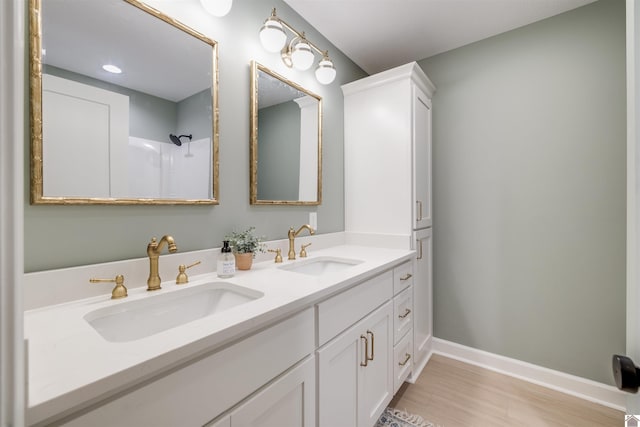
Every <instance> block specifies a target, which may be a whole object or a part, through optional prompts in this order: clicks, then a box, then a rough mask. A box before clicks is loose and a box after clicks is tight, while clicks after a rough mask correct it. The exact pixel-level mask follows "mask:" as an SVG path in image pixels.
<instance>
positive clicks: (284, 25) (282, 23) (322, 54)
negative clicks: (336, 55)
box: [271, 7, 329, 57]
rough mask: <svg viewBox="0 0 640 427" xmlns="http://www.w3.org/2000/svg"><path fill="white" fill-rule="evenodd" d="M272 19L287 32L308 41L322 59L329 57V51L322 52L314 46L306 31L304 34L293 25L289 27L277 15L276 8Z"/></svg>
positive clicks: (272, 13) (272, 12)
mask: <svg viewBox="0 0 640 427" xmlns="http://www.w3.org/2000/svg"><path fill="white" fill-rule="evenodd" d="M271 17H272V18H273V19H275V20H276V21H278V22H279V23H280V24H281V25H282V26H283V27H284V28H286V29H287V30H289V31H291V32H292V33H293V34H295V35H296V36H297V37H299V38H301V39H302V40H304V41H306V42H307V44H309V47H311V48H312V49H313V50H315V51H316V52H317V53H319V54H320V55H321V56H322V57H325V56H328V54H329V51H327V50H322V49H320V48H319V47H318V46H316V45H315V44H313V42H312V41H311V40H309V39H308V38H307V37H306V35H305V33H304V31H303V32H302V33H300V32H299V31H298V30H296V29H295V28H293V27H292V26H291V25H289V24H288V23H287V22H285V21H284V20H283V19H282V18H280V17H279V16H278V15H276V8H275V7H274V8H273V10H272V11H271Z"/></svg>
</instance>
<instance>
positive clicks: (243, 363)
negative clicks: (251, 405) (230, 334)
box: [64, 308, 314, 427]
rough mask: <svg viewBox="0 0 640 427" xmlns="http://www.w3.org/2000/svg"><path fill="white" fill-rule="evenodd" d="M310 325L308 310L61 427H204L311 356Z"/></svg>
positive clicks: (311, 314) (310, 310) (310, 316)
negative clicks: (203, 426) (202, 426)
mask: <svg viewBox="0 0 640 427" xmlns="http://www.w3.org/2000/svg"><path fill="white" fill-rule="evenodd" d="M313 322H314V317H313V309H311V308H309V309H307V310H305V311H302V312H300V313H298V314H296V315H294V316H292V317H290V318H288V319H287V320H284V321H282V322H280V323H277V324H276V325H274V326H272V327H270V328H268V329H265V330H263V331H261V332H258V333H256V334H255V335H251V336H249V337H248V338H245V339H243V340H242V341H239V342H238V343H236V344H233V345H231V346H229V347H226V348H224V349H222V350H220V351H218V352H216V353H213V354H211V355H209V356H207V357H204V358H202V359H200V360H198V361H195V362H193V363H191V364H190V365H188V366H186V367H184V368H182V369H179V370H176V371H173V372H171V373H170V374H168V375H166V376H164V377H161V378H159V379H157V380H155V381H153V382H151V383H147V384H145V385H143V386H141V387H139V388H136V389H135V390H132V391H129V392H127V393H123V394H122V395H121V396H120V397H118V398H116V399H114V400H111V401H109V402H108V403H106V404H104V405H102V406H100V407H98V408H97V409H95V410H93V411H91V412H87V413H85V414H83V415H81V416H79V417H78V418H75V419H73V420H71V421H70V422H68V423H67V424H64V425H65V426H78V427H81V426H82V427H84V426H92V427H100V426H118V427H125V426H132V427H133V426H135V427H138V426H155V427H163V426H167V427H173V426H196V425H198V426H201V425H204V424H205V423H206V422H208V421H209V420H211V419H213V418H215V417H217V416H219V415H220V414H221V413H222V412H224V411H226V410H227V409H229V408H230V407H231V406H233V405H235V404H236V403H238V402H239V401H241V400H242V399H244V398H245V397H246V396H248V395H249V394H250V393H253V392H254V391H255V390H257V389H258V388H260V387H262V386H263V385H264V384H266V383H267V382H269V381H270V380H272V379H273V378H275V377H276V376H277V375H279V374H281V373H282V372H284V371H285V370H286V369H288V368H289V367H291V366H292V365H294V364H295V363H296V362H298V361H299V360H302V359H303V358H304V357H305V356H306V355H308V354H310V353H312V352H313V350H314V342H313V341H314V340H313V332H314V323H313ZM222 425H224V424H222Z"/></svg>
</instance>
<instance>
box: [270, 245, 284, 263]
mask: <svg viewBox="0 0 640 427" xmlns="http://www.w3.org/2000/svg"><path fill="white" fill-rule="evenodd" d="M267 250H268V251H269V252H275V254H276V259H275V260H274V262H276V263H278V264H279V263H281V262H282V249H280V248H276V249H267Z"/></svg>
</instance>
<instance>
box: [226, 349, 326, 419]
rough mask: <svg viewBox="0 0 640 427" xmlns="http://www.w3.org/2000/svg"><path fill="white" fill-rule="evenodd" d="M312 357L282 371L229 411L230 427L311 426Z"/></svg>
mask: <svg viewBox="0 0 640 427" xmlns="http://www.w3.org/2000/svg"><path fill="white" fill-rule="evenodd" d="M315 374H316V370H315V358H314V357H313V356H310V357H309V358H307V359H306V360H305V361H304V362H302V363H301V364H299V365H298V366H296V367H295V368H293V369H292V370H291V371H289V372H287V373H285V374H284V375H283V376H281V377H280V378H278V379H277V380H276V381H275V382H273V383H272V384H270V385H268V386H266V387H265V388H264V389H262V390H261V391H260V392H258V394H256V395H255V396H253V397H252V398H250V399H249V400H248V401H247V402H245V403H243V404H242V405H240V407H238V409H236V410H235V411H233V413H232V414H231V427H313V426H314V425H315V419H316V415H315V402H316V399H315V389H316V386H315Z"/></svg>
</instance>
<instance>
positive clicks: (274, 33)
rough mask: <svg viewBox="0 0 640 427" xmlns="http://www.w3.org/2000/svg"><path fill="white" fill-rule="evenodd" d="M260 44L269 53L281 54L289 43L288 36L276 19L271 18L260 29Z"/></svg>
mask: <svg viewBox="0 0 640 427" xmlns="http://www.w3.org/2000/svg"><path fill="white" fill-rule="evenodd" d="M260 42H261V43H262V47H264V48H265V49H266V50H267V51H269V52H279V51H280V50H282V48H283V47H284V45H285V44H286V43H287V35H286V34H285V32H284V29H283V28H282V24H280V23H279V22H278V21H276V20H275V19H272V18H269V19H267V20H266V21H264V25H263V26H262V28H260Z"/></svg>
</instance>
